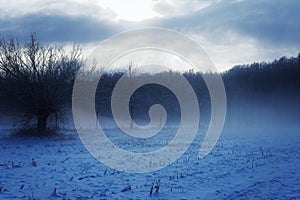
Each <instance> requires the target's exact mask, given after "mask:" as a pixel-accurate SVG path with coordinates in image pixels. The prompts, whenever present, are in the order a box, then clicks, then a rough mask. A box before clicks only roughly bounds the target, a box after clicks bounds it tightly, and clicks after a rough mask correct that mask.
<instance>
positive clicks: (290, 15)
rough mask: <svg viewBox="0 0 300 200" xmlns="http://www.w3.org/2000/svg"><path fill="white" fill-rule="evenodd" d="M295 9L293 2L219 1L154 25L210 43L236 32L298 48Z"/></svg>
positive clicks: (299, 14) (298, 25)
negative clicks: (193, 34)
mask: <svg viewBox="0 0 300 200" xmlns="http://www.w3.org/2000/svg"><path fill="white" fill-rule="evenodd" d="M299 10H300V4H299V3H298V1H297V0H289V1H280V0H273V1H267V0H256V1H219V2H216V3H214V4H211V5H210V6H208V7H206V8H204V9H201V10H198V11H195V12H190V13H189V14H186V15H183V16H176V17H170V18H169V17H165V18H162V19H160V20H158V21H157V22H156V24H157V25H159V26H163V27H169V28H173V29H177V30H183V31H189V32H198V33H201V34H205V35H207V37H208V38H209V39H210V40H218V41H219V40H222V37H223V34H224V33H225V34H226V32H236V33H238V34H241V35H244V36H248V37H252V38H255V39H257V40H259V41H261V42H263V43H266V44H274V45H280V44H289V45H293V44H294V45H297V46H299V44H300V37H299V35H300V23H299V21H298V19H300V12H299ZM225 40H226V38H224V39H223V42H225Z"/></svg>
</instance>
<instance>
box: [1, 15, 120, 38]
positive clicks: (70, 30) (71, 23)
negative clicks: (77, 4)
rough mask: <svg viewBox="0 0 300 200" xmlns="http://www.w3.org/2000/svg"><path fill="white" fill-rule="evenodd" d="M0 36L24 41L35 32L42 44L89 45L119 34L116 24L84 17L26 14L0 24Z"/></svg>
mask: <svg viewBox="0 0 300 200" xmlns="http://www.w3.org/2000/svg"><path fill="white" fill-rule="evenodd" d="M0 24H1V28H0V35H1V36H4V37H8V36H16V37H19V38H20V39H27V38H28V37H29V34H30V33H31V32H36V33H37V35H38V37H39V40H41V41H44V42H78V43H84V42H92V41H100V40H103V39H105V38H107V37H109V36H111V35H112V34H115V33H117V32H119V31H120V30H119V28H118V26H117V24H116V23H114V22H111V21H104V20H98V19H94V18H90V17H87V16H70V15H54V14H52V15H47V14H43V13H34V14H27V15H24V16H21V17H13V18H6V19H5V20H1V21H0Z"/></svg>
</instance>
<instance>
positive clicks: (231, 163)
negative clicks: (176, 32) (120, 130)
mask: <svg viewBox="0 0 300 200" xmlns="http://www.w3.org/2000/svg"><path fill="white" fill-rule="evenodd" d="M172 130H173V129H170V130H168V129H167V130H165V131H166V132H168V131H170V132H171V131H172ZM115 131H116V130H114V129H110V130H107V132H108V133H109V132H111V133H113V132H115ZM8 132H9V130H2V131H1V139H0V149H1V156H0V199H299V198H300V173H299V172H300V137H299V136H296V135H295V134H282V135H281V136H280V135H279V136H276V137H273V136H272V137H271V136H270V135H271V133H270V134H266V135H257V134H253V135H251V134H247V135H246V134H243V135H238V134H235V135H230V134H226V133H224V134H223V135H222V136H221V138H220V139H219V141H218V143H217V145H216V146H215V148H214V149H213V151H212V152H211V153H210V154H209V155H208V156H207V157H205V158H204V159H202V160H199V159H197V155H198V151H199V148H200V144H201V139H200V137H197V138H196V140H195V142H194V143H193V144H192V145H191V147H190V148H189V150H188V151H187V152H186V153H185V154H184V155H183V156H182V157H181V158H180V159H178V160H177V161H176V162H175V163H173V164H171V165H169V166H168V167H166V168H164V169H162V170H159V171H156V172H151V173H145V174H133V173H125V172H119V171H116V170H114V169H110V168H108V167H106V166H105V165H104V164H102V163H100V162H99V161H97V160H96V159H95V158H93V157H92V156H91V155H90V154H89V152H88V151H87V150H86V149H85V147H84V146H83V144H82V143H81V141H80V139H79V137H78V136H77V134H76V131H74V130H73V131H71V130H69V131H67V130H66V131H65V132H64V135H62V136H55V137H52V138H48V137H44V138H29V137H26V138H24V137H19V136H8ZM112 135H113V134H112ZM297 135H298V134H297ZM112 140H114V142H115V143H119V144H120V145H121V146H122V147H124V148H128V149H135V148H138V147H142V148H146V149H147V148H150V149H151V148H153V147H155V145H161V144H163V143H164V141H162V140H161V138H160V139H157V143H156V142H153V146H151V145H150V147H149V145H146V144H137V143H136V142H134V141H133V140H130V139H128V138H122V137H120V136H112ZM151 144H152V143H151ZM151 188H152V194H150V191H151Z"/></svg>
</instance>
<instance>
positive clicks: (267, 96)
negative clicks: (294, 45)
mask: <svg viewBox="0 0 300 200" xmlns="http://www.w3.org/2000/svg"><path fill="white" fill-rule="evenodd" d="M83 63H84V62H83V60H82V58H81V56H80V50H79V48H77V47H75V46H74V47H73V50H71V51H70V52H66V51H64V49H63V48H58V47H56V46H55V47H51V46H43V45H41V44H40V43H38V41H37V40H36V38H35V35H34V34H33V35H32V36H31V40H30V41H29V42H28V43H26V44H24V45H21V44H19V43H18V42H17V41H16V40H14V39H11V40H4V39H2V40H1V42H0V92H1V100H0V108H1V112H2V116H3V113H5V115H16V116H17V115H18V116H22V117H21V118H22V119H25V121H26V120H27V122H29V123H27V124H30V123H31V124H32V123H33V124H36V129H37V132H38V133H39V134H42V133H44V132H45V130H46V128H47V126H48V125H47V123H48V120H49V118H50V117H51V116H52V118H53V116H55V117H54V118H55V119H56V121H59V119H60V118H59V116H63V115H64V114H65V112H64V111H66V110H69V111H70V110H71V102H72V85H73V83H74V79H75V75H76V73H77V72H78V70H79V68H80V67H82V66H83ZM130 70H132V69H131V68H130ZM130 72H131V71H130ZM90 73H93V71H92V72H90ZM95 73H97V72H95ZM178 73H182V74H183V76H184V77H185V78H186V79H187V80H188V81H189V83H190V84H191V86H192V87H193V89H194V91H195V93H196V95H197V97H198V100H199V105H200V113H201V120H202V121H201V122H203V123H204V124H205V123H208V122H209V119H210V106H211V105H210V96H209V92H208V89H207V87H206V85H205V82H204V80H203V78H202V76H201V73H198V72H197V73H195V72H193V71H188V72H174V71H169V72H163V73H157V74H141V73H135V74H134V75H133V76H131V77H130V79H131V80H132V81H138V80H141V79H144V78H145V76H158V78H161V79H163V78H165V77H166V76H170V75H171V76H175V75H176V74H177V75H178ZM124 74H125V72H121V71H115V72H105V73H104V74H102V76H101V79H100V81H99V84H98V89H97V92H96V95H95V97H96V98H95V101H96V110H97V113H98V115H102V116H108V117H111V116H112V114H111V94H112V91H113V89H114V87H115V84H116V83H117V82H118V80H119V79H120V78H121V77H122V76H123V75H124ZM221 76H222V78H223V81H224V85H225V89H226V95H227V116H226V126H229V127H235V126H237V127H243V126H245V127H260V126H269V127H272V126H273V127H276V126H277V127H288V126H294V125H298V124H299V122H300V54H298V56H297V57H291V58H286V57H282V58H280V59H279V60H274V61H273V62H269V63H253V64H249V65H239V66H235V67H233V68H232V69H230V70H228V71H226V72H223V73H222V74H221ZM82 81H84V80H82ZM86 81H88V80H86ZM91 81H93V80H91ZM178 87H180V85H178ZM153 104H162V105H163V106H164V108H165V109H166V111H167V114H168V118H167V121H168V120H169V121H177V122H178V120H179V119H180V106H179V103H178V101H177V99H176V97H175V95H174V94H173V93H172V91H170V90H169V89H168V88H166V87H163V86H160V85H157V84H147V85H144V86H142V87H140V88H139V89H137V90H136V91H135V92H134V94H133V95H132V97H131V99H130V104H129V110H130V113H131V116H132V117H133V119H143V120H147V119H148V110H149V108H150V106H151V105H153ZM148 120H149V119H148Z"/></svg>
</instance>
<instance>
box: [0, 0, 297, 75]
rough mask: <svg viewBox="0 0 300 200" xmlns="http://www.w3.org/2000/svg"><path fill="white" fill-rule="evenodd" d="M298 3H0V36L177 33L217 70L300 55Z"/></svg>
mask: <svg viewBox="0 0 300 200" xmlns="http://www.w3.org/2000/svg"><path fill="white" fill-rule="evenodd" d="M299 21H300V1H299V0H131V1H130V0H126V1H124V0H0V36H1V37H8V36H10V35H13V36H16V37H18V38H20V39H25V38H28V36H29V34H30V33H31V32H36V33H37V35H38V38H39V40H40V41H42V42H45V43H70V42H76V43H79V44H80V45H81V46H82V47H83V48H84V50H85V51H86V52H89V51H90V50H91V49H92V48H93V47H94V46H95V45H96V44H97V43H99V42H101V41H102V40H104V39H106V38H108V37H110V36H112V35H114V34H116V33H119V32H121V31H125V30H130V29H133V28H138V27H145V26H155V27H164V28H171V29H175V30H177V31H180V32H182V33H184V34H186V35H188V36H189V37H191V38H192V39H194V40H195V41H197V42H198V43H199V44H200V45H201V46H202V47H203V48H204V49H205V51H206V52H207V53H208V55H209V56H210V58H211V59H212V60H213V62H214V63H215V64H216V66H217V67H218V69H220V70H224V69H228V68H230V67H232V66H233V65H235V64H243V63H251V62H254V61H270V60H273V59H274V58H278V57H281V56H296V55H297V54H298V52H300V23H299Z"/></svg>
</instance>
